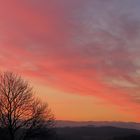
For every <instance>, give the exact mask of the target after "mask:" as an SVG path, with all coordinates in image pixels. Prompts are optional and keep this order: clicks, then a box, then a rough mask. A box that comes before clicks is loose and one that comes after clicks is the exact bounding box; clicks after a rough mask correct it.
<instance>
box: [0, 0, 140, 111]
mask: <svg viewBox="0 0 140 140" xmlns="http://www.w3.org/2000/svg"><path fill="white" fill-rule="evenodd" d="M138 3H139V1H137V0H135V1H133V2H132V1H130V0H124V1H123V2H122V1H120V0H118V1H116V0H113V1H111V0H106V1H102V0H91V1H88V2H85V1H84V0H82V1H79V0H77V1H76V2H75V1H74V0H72V1H69V0H65V1H64V0H60V1H59V2H58V1H56V0H52V1H45V0H40V1H37V0H34V1H33V0H30V1H13V2H10V1H3V2H2V3H1V5H0V9H1V12H0V17H1V22H0V30H1V33H0V65H1V69H8V70H9V69H10V70H12V71H16V72H18V73H22V74H24V75H25V76H28V77H31V78H35V79H38V80H40V81H42V82H44V83H47V84H49V85H50V86H52V87H56V88H59V89H62V90H65V91H71V92H74V93H75V94H80V95H85V96H86V95H90V96H96V97H98V98H100V99H104V100H107V101H108V102H109V103H110V104H117V105H118V104H119V105H120V108H134V109H136V110H139V108H140V106H139V97H140V95H139V94H137V92H138V90H139V83H140V82H139V81H140V80H139V77H140V76H139V74H138V71H139V69H140V65H139V59H140V58H139V53H140V49H139V45H140V42H139V37H140V30H139V28H140V27H139V26H140V24H139V23H140V16H139V14H138V12H140V11H139V5H138ZM132 94H137V96H132ZM122 106H125V107H122Z"/></svg>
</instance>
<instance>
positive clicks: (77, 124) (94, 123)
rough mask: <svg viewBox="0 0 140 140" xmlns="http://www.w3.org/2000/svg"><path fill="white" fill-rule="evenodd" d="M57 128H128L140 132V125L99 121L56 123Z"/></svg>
mask: <svg viewBox="0 0 140 140" xmlns="http://www.w3.org/2000/svg"><path fill="white" fill-rule="evenodd" d="M56 126H57V127H81V126H98V127H101V126H113V127H118V128H128V129H137V130H140V123H134V122H107V121H104V122H97V121H87V122H74V121H56Z"/></svg>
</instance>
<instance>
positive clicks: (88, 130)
mask: <svg viewBox="0 0 140 140" xmlns="http://www.w3.org/2000/svg"><path fill="white" fill-rule="evenodd" d="M56 132H57V136H58V139H59V140H140V131H139V130H135V129H124V128H116V127H107V126H106V127H94V126H85V127H63V128H57V129H56Z"/></svg>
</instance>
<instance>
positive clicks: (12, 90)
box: [0, 72, 54, 140]
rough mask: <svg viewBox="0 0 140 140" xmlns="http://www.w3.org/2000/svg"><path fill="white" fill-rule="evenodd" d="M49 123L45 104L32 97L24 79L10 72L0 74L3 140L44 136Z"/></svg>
mask: <svg viewBox="0 0 140 140" xmlns="http://www.w3.org/2000/svg"><path fill="white" fill-rule="evenodd" d="M53 124H54V117H53V114H52V113H51V110H50V109H49V108H48V105H47V104H46V103H42V102H41V101H40V100H39V99H38V98H35V96H34V93H33V89H32V88H31V87H30V85H29V83H28V82H27V81H24V80H23V79H22V78H21V77H20V76H18V75H15V74H13V73H11V72H5V73H3V74H0V128H1V129H2V130H4V132H5V133H6V135H5V136H6V137H7V138H6V139H9V140H26V139H32V138H37V137H38V136H42V137H44V136H45V137H46V136H48V135H49V132H50V130H51V128H52V127H53ZM3 134H4V133H3Z"/></svg>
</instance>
